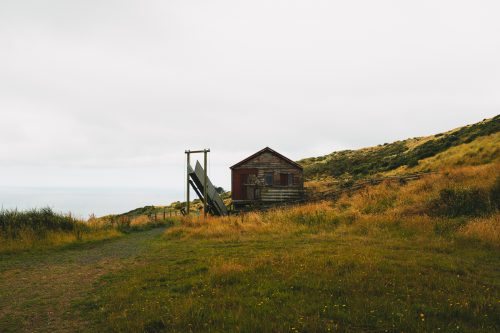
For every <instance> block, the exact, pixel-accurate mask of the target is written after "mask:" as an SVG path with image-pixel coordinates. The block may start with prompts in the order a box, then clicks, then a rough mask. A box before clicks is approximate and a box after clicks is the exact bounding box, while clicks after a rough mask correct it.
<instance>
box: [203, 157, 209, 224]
mask: <svg viewBox="0 0 500 333" xmlns="http://www.w3.org/2000/svg"><path fill="white" fill-rule="evenodd" d="M203 155H204V159H203V169H204V171H205V175H204V177H205V179H204V180H203V216H204V217H207V213H208V212H207V179H208V177H207V150H206V149H205V151H204V152H203Z"/></svg>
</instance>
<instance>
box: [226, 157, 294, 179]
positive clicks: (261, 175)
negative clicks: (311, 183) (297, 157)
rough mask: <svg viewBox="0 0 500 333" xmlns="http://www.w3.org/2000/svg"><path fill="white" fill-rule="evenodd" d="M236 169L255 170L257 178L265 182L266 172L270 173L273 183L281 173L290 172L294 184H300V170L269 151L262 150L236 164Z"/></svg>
mask: <svg viewBox="0 0 500 333" xmlns="http://www.w3.org/2000/svg"><path fill="white" fill-rule="evenodd" d="M236 169H254V170H257V178H258V179H259V180H260V181H261V182H262V183H265V177H266V174H269V173H272V174H273V178H274V181H273V183H274V184H279V183H280V177H281V176H280V175H281V174H291V175H293V177H294V185H298V186H302V182H303V179H302V170H301V169H300V168H298V167H296V166H295V165H293V164H291V163H290V162H288V161H287V160H285V159H283V158H280V157H279V156H276V155H275V154H273V153H270V152H263V153H262V154H259V155H257V156H255V157H253V158H251V159H249V160H248V161H246V162H245V163H242V164H240V165H238V167H237V168H236Z"/></svg>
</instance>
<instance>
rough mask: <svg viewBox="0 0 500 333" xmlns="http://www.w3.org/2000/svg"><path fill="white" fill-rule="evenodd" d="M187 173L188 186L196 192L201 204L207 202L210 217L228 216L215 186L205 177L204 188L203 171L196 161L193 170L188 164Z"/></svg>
mask: <svg viewBox="0 0 500 333" xmlns="http://www.w3.org/2000/svg"><path fill="white" fill-rule="evenodd" d="M187 172H188V177H189V184H191V187H192V188H193V190H194V191H195V192H196V194H197V195H198V197H199V198H200V200H201V201H202V202H207V206H208V207H207V210H208V212H210V214H212V215H217V216H226V215H228V214H229V213H228V211H227V208H226V205H224V201H222V199H221V197H220V196H219V193H217V190H216V189H215V186H214V185H213V184H212V182H211V181H210V179H209V178H208V177H206V180H207V183H206V186H205V184H204V179H205V170H204V169H203V167H202V166H201V164H200V162H198V161H196V165H195V167H194V170H193V168H192V167H191V165H189V164H188V166H187ZM204 193H206V201H205V198H204V197H203V194H204Z"/></svg>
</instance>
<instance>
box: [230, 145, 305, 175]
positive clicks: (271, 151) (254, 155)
mask: <svg viewBox="0 0 500 333" xmlns="http://www.w3.org/2000/svg"><path fill="white" fill-rule="evenodd" d="M266 152H267V153H271V154H273V155H275V156H277V157H279V158H281V159H283V160H285V161H287V162H288V163H290V164H291V165H293V166H294V167H296V168H299V169H301V170H302V169H303V168H302V166H301V165H300V164H298V163H297V162H294V161H292V160H291V159H289V158H288V157H286V156H283V155H281V154H280V153H278V152H277V151H275V150H273V149H271V148H269V147H266V148H264V149H261V150H259V151H258V152H256V153H255V154H253V155H250V156H248V157H247V158H245V159H244V160H242V161H239V162H238V163H236V164H235V165H233V166H231V167H229V168H230V169H234V168H236V167H239V166H240V165H242V164H244V163H246V162H248V161H250V160H251V159H253V158H255V157H257V156H259V155H260V154H263V153H266Z"/></svg>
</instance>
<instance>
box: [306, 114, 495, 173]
mask: <svg viewBox="0 0 500 333" xmlns="http://www.w3.org/2000/svg"><path fill="white" fill-rule="evenodd" d="M499 132H500V115H497V116H495V117H494V118H491V119H485V120H483V121H481V122H479V123H476V124H472V125H467V126H464V127H460V128H457V129H454V130H451V131H448V132H445V133H440V134H436V135H432V136H428V137H419V138H413V139H407V140H403V141H396V142H393V143H390V144H388V143H386V144H383V145H378V146H376V147H370V148H363V149H359V150H344V151H338V152H333V153H331V154H328V155H325V156H320V157H312V158H306V159H303V160H300V161H298V162H299V163H300V164H301V165H302V166H303V167H304V175H305V177H306V179H307V180H318V179H324V178H354V179H359V178H363V177H366V176H371V175H377V174H379V175H380V174H393V173H404V172H407V173H411V172H417V171H431V170H433V171H434V170H438V169H441V168H443V167H447V166H448V167H449V166H458V165H480V164H485V163H490V162H493V161H496V160H498V159H499V158H500V148H499V147H500V136H499V134H498V133H499Z"/></svg>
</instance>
